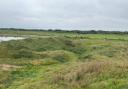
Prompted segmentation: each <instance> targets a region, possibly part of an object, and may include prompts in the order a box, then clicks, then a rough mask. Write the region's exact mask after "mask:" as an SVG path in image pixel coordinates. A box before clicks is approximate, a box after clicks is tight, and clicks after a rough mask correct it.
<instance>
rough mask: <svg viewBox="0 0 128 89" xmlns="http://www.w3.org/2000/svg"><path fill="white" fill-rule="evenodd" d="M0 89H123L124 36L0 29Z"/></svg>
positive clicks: (127, 82) (127, 64) (127, 80)
mask: <svg viewBox="0 0 128 89" xmlns="http://www.w3.org/2000/svg"><path fill="white" fill-rule="evenodd" d="M0 34H2V35H6V36H10V35H11V36H17V35H18V36H19V34H20V36H25V37H27V38H26V39H24V40H17V41H16V40H15V41H14V40H12V41H7V42H0V89H127V88H128V60H127V59H128V36H127V35H125V34H124V35H120V34H80V33H79V35H78V33H71V32H69V33H65V32H61V33H58V32H38V31H37V32H36V31H18V32H17V31H15V30H13V31H11V30H10V31H9V30H6V31H3V30H2V31H0Z"/></svg>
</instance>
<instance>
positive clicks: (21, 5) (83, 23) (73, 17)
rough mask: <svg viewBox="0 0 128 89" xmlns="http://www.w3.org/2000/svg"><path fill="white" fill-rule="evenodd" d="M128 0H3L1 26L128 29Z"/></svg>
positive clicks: (1, 4) (0, 4) (0, 5)
mask: <svg viewBox="0 0 128 89" xmlns="http://www.w3.org/2000/svg"><path fill="white" fill-rule="evenodd" d="M127 5H128V1H126V0H0V27H19V28H61V29H81V30H86V29H102V30H120V29H122V30H127V29H128V12H127V9H128V6H127Z"/></svg>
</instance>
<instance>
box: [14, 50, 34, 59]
mask: <svg viewBox="0 0 128 89" xmlns="http://www.w3.org/2000/svg"><path fill="white" fill-rule="evenodd" d="M12 57H13V58H32V57H33V53H32V52H31V51H28V50H25V49H22V50H19V51H18V52H16V53H13V54H12Z"/></svg>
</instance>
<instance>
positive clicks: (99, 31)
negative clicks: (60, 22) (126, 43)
mask: <svg viewBox="0 0 128 89" xmlns="http://www.w3.org/2000/svg"><path fill="white" fill-rule="evenodd" d="M0 30H14V31H44V32H58V33H63V32H65V33H66V32H67V33H78V34H128V31H123V32H122V31H103V30H97V31H96V30H88V31H81V30H62V29H18V28H0Z"/></svg>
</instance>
